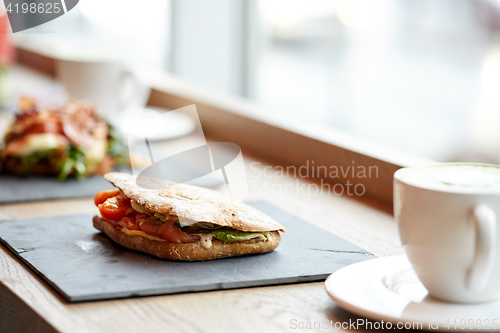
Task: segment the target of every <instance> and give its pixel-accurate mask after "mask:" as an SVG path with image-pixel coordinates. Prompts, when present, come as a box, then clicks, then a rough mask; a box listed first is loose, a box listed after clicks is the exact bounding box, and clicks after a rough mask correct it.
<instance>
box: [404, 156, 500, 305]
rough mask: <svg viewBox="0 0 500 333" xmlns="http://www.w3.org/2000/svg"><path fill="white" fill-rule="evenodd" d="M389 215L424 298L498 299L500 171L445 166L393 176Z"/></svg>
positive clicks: (476, 166) (487, 167)
mask: <svg viewBox="0 0 500 333" xmlns="http://www.w3.org/2000/svg"><path fill="white" fill-rule="evenodd" d="M394 215H395V217H396V219H397V221H398V226H399V234H400V237H401V241H402V243H403V246H404V249H405V252H406V255H407V256H408V259H409V261H410V262H411V264H412V267H413V269H414V270H415V272H416V273H417V275H418V277H419V279H420V281H421V282H422V284H423V285H424V286H425V288H426V289H427V290H428V292H429V295H431V296H433V297H435V298H438V299H441V300H444V301H450V302H460V303H479V302H488V301H493V300H496V299H498V298H500V252H499V245H500V237H499V226H498V223H499V220H500V167H499V166H495V165H487V164H472V163H446V164H439V165H434V166H424V167H413V168H403V169H400V170H398V171H397V172H396V173H395V174H394Z"/></svg>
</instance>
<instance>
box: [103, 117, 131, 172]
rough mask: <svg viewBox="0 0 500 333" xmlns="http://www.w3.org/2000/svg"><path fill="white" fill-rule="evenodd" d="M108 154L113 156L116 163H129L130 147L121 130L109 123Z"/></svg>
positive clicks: (122, 164)
mask: <svg viewBox="0 0 500 333" xmlns="http://www.w3.org/2000/svg"><path fill="white" fill-rule="evenodd" d="M107 154H108V155H109V156H110V157H112V158H113V160H114V162H115V164H116V165H119V166H126V165H128V149H127V146H126V145H125V142H124V140H123V137H122V136H121V134H120V132H119V131H118V130H117V129H116V128H115V127H114V126H113V125H111V124H110V123H108V150H107Z"/></svg>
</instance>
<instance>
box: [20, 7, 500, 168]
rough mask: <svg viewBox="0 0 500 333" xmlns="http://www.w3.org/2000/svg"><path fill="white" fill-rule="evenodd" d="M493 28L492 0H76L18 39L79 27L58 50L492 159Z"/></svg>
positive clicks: (363, 131)
mask: <svg viewBox="0 0 500 333" xmlns="http://www.w3.org/2000/svg"><path fill="white" fill-rule="evenodd" d="M110 13H112V14H110ZM499 30H500V1H498V0H458V1H457V0H441V1H433V0H377V1H373V0H168V1H167V0H147V1H141V2H140V4H139V3H137V2H131V1H123V0H122V1H119V0H106V1H99V0H85V1H81V2H80V4H79V5H78V6H77V8H76V9H75V10H74V11H72V12H70V15H66V16H64V17H62V18H60V19H58V20H55V21H53V22H51V23H49V24H46V25H44V26H42V27H40V28H39V31H46V32H47V33H46V34H44V35H43V36H41V35H42V34H37V35H36V41H35V37H33V36H34V35H30V34H29V33H28V32H27V33H26V34H24V35H23V36H19V37H21V38H31V40H32V41H33V43H35V42H38V41H39V40H43V41H44V43H49V42H50V41H51V39H55V38H57V39H62V38H65V36H70V35H71V36H74V32H75V31H78V32H79V33H80V36H81V38H80V39H78V40H76V39H74V38H72V39H69V38H67V39H66V43H65V44H62V45H63V46H61V47H62V48H65V50H64V51H65V52H82V53H85V52H90V53H95V52H96V50H99V51H102V52H103V53H106V52H110V53H118V54H120V55H121V56H126V58H129V59H131V60H133V61H137V62H141V63H143V64H146V65H148V66H153V67H155V68H159V69H163V70H168V71H170V72H172V73H174V74H175V75H178V76H180V77H183V78H185V79H187V80H190V81H193V82H196V83H198V84H200V85H204V86H207V87H210V88H212V89H215V90H218V91H222V92H225V93H229V94H234V95H239V96H243V97H246V98H250V99H252V100H254V101H256V102H258V103H261V104H264V105H267V106H269V107H268V108H266V110H272V112H270V113H269V114H266V116H268V117H273V118H275V119H276V120H277V121H280V120H283V119H286V120H287V121H294V122H297V123H307V124H310V125H312V126H318V127H322V128H325V127H326V128H336V129H341V130H344V131H347V132H351V133H354V134H356V135H358V136H361V137H364V138H366V139H368V140H372V141H374V142H378V143H381V144H385V145H388V146H391V147H395V148H399V149H402V150H405V151H409V152H413V153H416V154H420V155H423V156H426V157H429V158H432V159H435V160H438V161H460V160H468V161H482V162H497V163H500V97H499V96H500V93H499V92H498V87H500V42H498V37H497V36H498V34H499ZM51 31H56V32H57V34H50V33H48V32H51ZM65 31H66V32H69V31H71V34H69V33H67V34H65ZM40 36H41V37H43V38H41V37H40Z"/></svg>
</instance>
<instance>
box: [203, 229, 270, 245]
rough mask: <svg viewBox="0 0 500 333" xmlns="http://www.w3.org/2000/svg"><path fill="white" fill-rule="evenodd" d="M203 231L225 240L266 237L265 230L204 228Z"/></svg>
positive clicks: (264, 238) (263, 238)
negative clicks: (246, 230) (261, 231)
mask: <svg viewBox="0 0 500 333" xmlns="http://www.w3.org/2000/svg"><path fill="white" fill-rule="evenodd" d="M203 233H206V234H211V235H214V237H215V238H217V239H220V240H223V241H226V242H234V241H245V240H249V239H253V238H260V239H262V240H266V239H267V232H263V233H260V232H243V231H239V230H234V229H230V228H222V229H216V230H204V231H203Z"/></svg>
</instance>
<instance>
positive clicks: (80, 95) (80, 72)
mask: <svg viewBox="0 0 500 333" xmlns="http://www.w3.org/2000/svg"><path fill="white" fill-rule="evenodd" d="M57 74H58V78H59V80H60V81H61V83H62V84H63V86H64V87H65V88H66V91H67V92H68V94H69V96H70V97H71V98H76V99H84V100H88V101H90V102H92V103H94V104H95V105H96V107H97V111H98V113H99V114H101V115H102V116H104V117H105V118H106V119H108V120H109V121H111V122H113V119H114V118H115V117H117V116H122V115H123V114H124V113H127V112H129V111H130V110H137V109H138V108H140V107H144V106H145V104H146V102H147V98H148V96H149V87H148V86H147V85H146V83H145V82H144V80H143V79H142V78H141V76H140V75H139V73H138V71H137V70H134V69H133V68H132V67H131V66H129V65H126V64H124V63H119V62H114V61H84V60H59V61H58V62H57Z"/></svg>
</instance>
